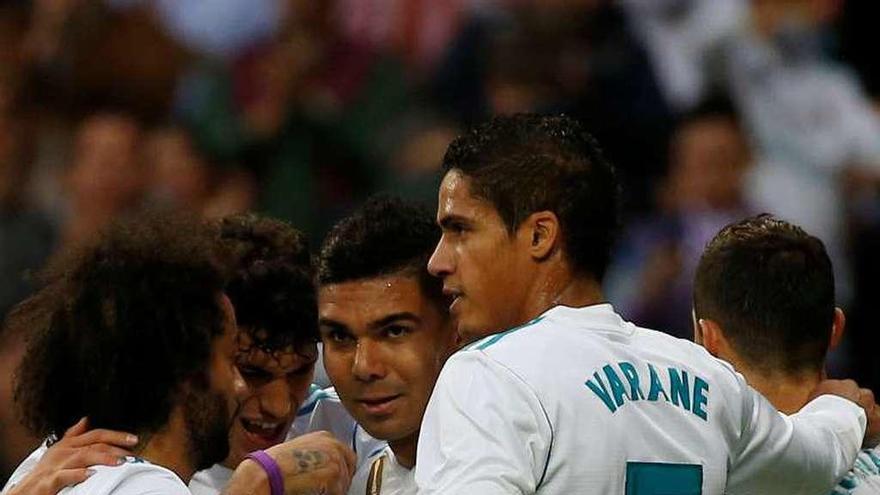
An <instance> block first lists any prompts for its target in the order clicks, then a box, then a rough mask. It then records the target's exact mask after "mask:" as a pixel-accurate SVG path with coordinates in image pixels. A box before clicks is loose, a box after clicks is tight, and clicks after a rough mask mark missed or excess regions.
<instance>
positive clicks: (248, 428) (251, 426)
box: [240, 418, 287, 447]
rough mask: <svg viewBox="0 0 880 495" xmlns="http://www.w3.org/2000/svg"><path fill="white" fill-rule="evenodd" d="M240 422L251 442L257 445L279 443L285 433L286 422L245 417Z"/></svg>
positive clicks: (269, 445) (267, 445)
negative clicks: (255, 419)
mask: <svg viewBox="0 0 880 495" xmlns="http://www.w3.org/2000/svg"><path fill="white" fill-rule="evenodd" d="M240 422H241V426H242V427H243V428H244V430H245V432H246V433H247V435H246V436H247V437H248V439H249V440H250V441H251V443H253V444H255V445H257V446H259V447H271V446H272V445H275V444H277V443H280V442H281V441H282V440H284V435H285V434H286V433H287V423H280V422H277V421H276V422H269V421H254V420H250V419H245V418H241V419H240Z"/></svg>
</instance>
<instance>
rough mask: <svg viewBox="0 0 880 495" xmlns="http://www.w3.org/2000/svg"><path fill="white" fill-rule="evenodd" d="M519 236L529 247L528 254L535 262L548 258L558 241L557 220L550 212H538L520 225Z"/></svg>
mask: <svg viewBox="0 0 880 495" xmlns="http://www.w3.org/2000/svg"><path fill="white" fill-rule="evenodd" d="M519 230H520V235H521V236H527V237H526V238H525V239H524V240H525V241H526V242H527V243H528V245H529V248H528V249H529V254H530V255H531V257H532V258H533V259H535V260H543V259H546V258H548V257H549V256H550V255H551V254H553V252H554V251H555V250H556V247H557V245H558V243H559V240H560V234H561V232H560V229H559V219H558V218H557V217H556V214H555V213H553V212H552V211H538V212H535V213H532V214H531V215H529V217H528V218H527V219H526V220H525V221H524V222H523V223H522V225H520V228H519Z"/></svg>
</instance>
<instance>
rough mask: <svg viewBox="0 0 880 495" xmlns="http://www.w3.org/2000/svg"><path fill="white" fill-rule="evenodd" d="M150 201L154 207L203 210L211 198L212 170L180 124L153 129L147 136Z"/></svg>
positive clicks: (145, 137) (145, 140)
mask: <svg viewBox="0 0 880 495" xmlns="http://www.w3.org/2000/svg"><path fill="white" fill-rule="evenodd" d="M143 148H144V158H143V160H144V164H145V166H146V167H147V168H148V170H149V172H148V177H147V186H146V187H147V189H148V193H147V194H148V196H149V198H148V199H149V202H150V203H151V204H152V205H154V206H159V207H163V208H171V209H180V210H186V211H200V210H202V208H203V207H204V205H205V203H206V202H207V200H208V196H209V194H210V189H211V180H212V172H213V171H212V170H211V168H210V167H209V165H208V164H207V163H206V162H205V159H204V158H203V157H202V156H201V155H200V154H199V153H198V151H197V150H196V149H195V147H194V143H193V142H192V140H191V139H190V137H189V135H188V134H187V133H186V131H185V130H183V129H182V128H180V127H174V126H168V127H160V128H157V129H154V130H151V131H150V132H148V133H147V134H146V135H145V136H144V145H143Z"/></svg>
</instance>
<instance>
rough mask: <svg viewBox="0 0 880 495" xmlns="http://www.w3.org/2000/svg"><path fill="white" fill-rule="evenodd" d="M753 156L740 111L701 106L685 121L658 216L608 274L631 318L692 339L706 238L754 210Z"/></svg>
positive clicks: (632, 237) (634, 231)
mask: <svg viewBox="0 0 880 495" xmlns="http://www.w3.org/2000/svg"><path fill="white" fill-rule="evenodd" d="M749 163H750V154H749V150H748V146H747V144H746V139H745V136H744V135H743V133H742V131H741V129H740V127H739V123H738V122H737V120H736V117H735V115H734V114H733V112H732V111H731V110H730V109H729V108H728V107H726V106H725V105H722V104H707V105H706V106H704V107H701V108H698V109H697V110H696V111H695V113H694V114H692V115H690V116H689V117H687V118H686V119H684V121H683V122H682V123H681V124H680V125H679V127H678V129H677V131H676V133H675V135H674V138H673V141H672V146H671V150H670V169H669V175H668V176H667V177H666V180H665V181H664V182H662V183H661V185H660V187H659V191H658V203H659V204H660V206H661V210H660V212H659V214H658V215H656V216H652V217H649V218H645V219H642V220H636V221H635V222H633V224H632V225H631V227H630V228H629V229H628V230H627V233H626V235H625V236H624V238H623V241H622V242H621V245H620V247H619V249H618V254H617V256H616V259H615V261H614V263H613V266H612V269H611V270H610V272H609V275H608V280H607V282H606V287H607V288H608V296H609V299H610V300H611V301H612V302H613V303H614V304H615V305H617V306H619V308H620V311H622V312H623V314H625V315H626V316H627V317H629V318H631V319H633V320H634V321H637V322H639V324H644V325H649V326H650V325H653V328H660V329H664V330H665V331H668V332H670V333H672V334H673V335H676V336H678V337H685V338H690V335H691V332H692V325H691V307H692V302H693V300H692V283H693V276H694V271H695V269H696V265H697V262H698V261H699V258H700V254H701V253H702V252H703V248H704V247H705V245H706V243H707V242H708V241H709V240H710V239H711V238H712V237H713V236H714V235H715V234H716V233H717V232H718V230H720V229H721V227H723V226H724V225H727V224H728V223H730V222H733V221H735V220H738V219H740V218H742V217H743V216H745V215H746V214H747V213H749V210H750V208H749V207H748V206H747V204H746V203H745V201H744V198H743V176H744V174H745V173H746V172H747V170H748V168H749Z"/></svg>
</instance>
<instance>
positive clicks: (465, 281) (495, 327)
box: [428, 169, 531, 343]
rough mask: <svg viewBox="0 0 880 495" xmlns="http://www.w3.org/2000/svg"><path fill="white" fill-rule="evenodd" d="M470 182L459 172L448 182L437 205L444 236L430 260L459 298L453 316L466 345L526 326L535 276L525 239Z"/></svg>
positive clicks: (434, 271)
mask: <svg viewBox="0 0 880 495" xmlns="http://www.w3.org/2000/svg"><path fill="white" fill-rule="evenodd" d="M470 182H471V181H470V179H469V178H467V176H465V175H463V174H462V173H461V172H459V171H457V170H454V169H453V170H451V171H450V172H448V173H447V174H446V177H444V178H443V182H442V183H441V185H440V202H439V205H438V207H437V223H438V224H439V225H440V227H441V229H442V231H443V236H442V237H441V238H440V242H439V243H438V244H437V249H436V250H435V251H434V255H433V256H431V260H430V261H429V262H428V271H429V272H431V274H432V275H434V276H437V277H440V278H442V279H443V291H444V293H445V294H447V295H448V296H450V297H452V298H453V299H452V305H451V306H450V312H451V314H452V316H453V317H454V319H456V320H457V322H458V332H459V333H460V334H461V338H462V341H463V342H465V343H467V342H470V341H473V340H476V339H478V338H481V337H484V336H486V335H490V334H493V333H496V332H499V331H502V330H505V329H507V328H511V327H514V326H516V325H518V324H521V323H522V317H521V314H520V313H521V311H522V308H523V306H524V303H525V298H526V291H527V287H528V283H529V279H530V278H531V276H530V270H529V268H528V266H529V265H528V263H527V262H526V261H527V259H528V254H527V251H526V250H525V249H524V246H522V243H523V242H524V241H523V239H522V237H523V235H522V234H521V233H520V232H517V233H515V234H514V235H510V234H509V233H508V230H507V227H506V226H505V225H504V222H503V220H502V219H501V217H500V216H499V215H498V212H497V210H496V209H495V208H494V207H493V206H492V204H491V203H489V202H488V201H486V200H484V199H482V198H479V197H476V196H474V195H473V194H472V193H471V185H470Z"/></svg>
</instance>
